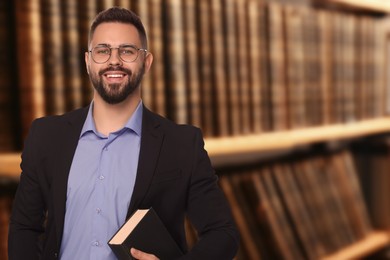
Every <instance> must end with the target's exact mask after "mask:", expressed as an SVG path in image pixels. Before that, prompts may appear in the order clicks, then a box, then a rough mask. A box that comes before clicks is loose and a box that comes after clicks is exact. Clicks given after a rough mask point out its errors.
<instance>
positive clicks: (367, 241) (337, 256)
mask: <svg viewBox="0 0 390 260" xmlns="http://www.w3.org/2000/svg"><path fill="white" fill-rule="evenodd" d="M389 244H390V234H389V233H388V232H385V231H382V232H380V231H377V232H372V233H371V234H369V235H368V236H367V237H365V238H364V239H362V240H361V241H358V242H357V243H354V244H352V245H350V246H347V247H345V248H343V249H342V250H339V251H337V252H335V253H333V254H331V255H328V256H326V257H324V258H322V260H342V259H361V258H364V257H367V256H369V255H370V254H371V253H374V252H376V251H377V250H380V249H382V248H385V247H386V246H388V245H389Z"/></svg>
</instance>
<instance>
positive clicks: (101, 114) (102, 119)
mask: <svg viewBox="0 0 390 260" xmlns="http://www.w3.org/2000/svg"><path fill="white" fill-rule="evenodd" d="M140 101H141V98H140V97H139V96H138V95H135V96H129V97H128V98H127V99H126V100H124V101H123V102H121V103H119V104H114V105H112V104H108V103H106V102H105V101H104V100H103V99H101V97H100V96H99V95H97V94H96V93H95V94H94V106H93V111H92V112H93V118H94V121H95V125H96V129H97V131H98V132H99V133H101V134H103V135H105V136H108V135H109V134H110V133H112V132H115V131H117V130H119V129H121V128H123V127H124V125H125V124H126V122H127V121H128V120H129V118H130V117H131V116H132V115H133V113H134V111H135V110H136V108H137V106H138V104H139V102H140Z"/></svg>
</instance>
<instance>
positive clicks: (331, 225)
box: [220, 150, 372, 259]
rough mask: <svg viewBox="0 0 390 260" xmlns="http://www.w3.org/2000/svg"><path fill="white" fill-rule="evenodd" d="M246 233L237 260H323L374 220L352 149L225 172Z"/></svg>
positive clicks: (363, 233) (227, 187) (227, 191)
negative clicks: (370, 214) (371, 219)
mask: <svg viewBox="0 0 390 260" xmlns="http://www.w3.org/2000/svg"><path fill="white" fill-rule="evenodd" d="M220 185H221V187H222V188H223V190H224V192H225V194H226V197H227V199H228V200H229V202H230V204H231V206H232V209H233V214H234V216H235V219H236V222H237V225H238V227H239V229H240V232H241V236H242V241H241V242H242V243H241V249H240V251H239V255H238V256H237V259H321V258H322V257H324V256H327V255H330V254H332V253H334V252H336V251H337V250H339V249H341V248H343V247H345V246H347V245H350V244H352V243H354V242H356V241H358V240H360V239H362V238H364V237H365V236H367V235H368V234H369V232H370V231H372V224H371V221H370V218H369V216H368V213H367V209H366V204H365V201H364V198H363V193H362V191H361V187H360V181H359V179H358V174H357V172H356V167H355V162H354V160H353V158H352V155H351V153H350V151H349V150H341V151H336V152H332V153H329V154H322V155H310V156H306V157H302V158H299V159H294V160H291V161H289V160H286V161H278V162H274V163H267V164H266V165H261V166H257V167H253V168H250V169H246V170H241V171H240V172H230V174H229V173H225V174H223V175H222V176H221V177H220Z"/></svg>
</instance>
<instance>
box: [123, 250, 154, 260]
mask: <svg viewBox="0 0 390 260" xmlns="http://www.w3.org/2000/svg"><path fill="white" fill-rule="evenodd" d="M130 253H131V255H132V256H133V257H134V258H135V259H138V260H159V258H158V257H156V256H155V255H153V254H148V253H145V252H142V251H140V250H138V249H135V248H131V249H130Z"/></svg>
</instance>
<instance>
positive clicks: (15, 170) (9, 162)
mask: <svg viewBox="0 0 390 260" xmlns="http://www.w3.org/2000/svg"><path fill="white" fill-rule="evenodd" d="M19 165H20V153H16V152H15V153H3V154H1V153H0V176H2V177H7V178H12V179H18V178H19V175H20V166H19Z"/></svg>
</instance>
